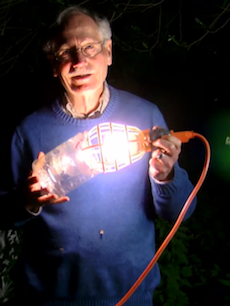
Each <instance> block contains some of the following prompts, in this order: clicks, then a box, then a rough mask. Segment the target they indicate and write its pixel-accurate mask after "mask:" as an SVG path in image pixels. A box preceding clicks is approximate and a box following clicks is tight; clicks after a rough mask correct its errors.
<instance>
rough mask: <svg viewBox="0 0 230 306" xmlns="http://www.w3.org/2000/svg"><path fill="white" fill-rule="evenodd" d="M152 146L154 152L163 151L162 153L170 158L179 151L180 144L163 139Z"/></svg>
mask: <svg viewBox="0 0 230 306" xmlns="http://www.w3.org/2000/svg"><path fill="white" fill-rule="evenodd" d="M153 146H154V147H155V150H156V149H160V150H163V152H164V153H165V154H167V155H169V156H171V155H172V153H173V152H174V151H180V144H177V143H176V144H175V143H174V142H172V141H169V140H166V139H163V138H161V139H158V140H156V141H154V143H153Z"/></svg>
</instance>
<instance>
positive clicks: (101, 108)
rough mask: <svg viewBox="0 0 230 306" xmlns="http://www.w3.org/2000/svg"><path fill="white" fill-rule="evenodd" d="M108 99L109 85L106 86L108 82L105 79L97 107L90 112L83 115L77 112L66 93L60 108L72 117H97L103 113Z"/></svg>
mask: <svg viewBox="0 0 230 306" xmlns="http://www.w3.org/2000/svg"><path fill="white" fill-rule="evenodd" d="M109 99H110V91H109V86H108V83H107V82H106V81H105V82H104V88H103V92H102V95H101V97H100V99H99V105H98V107H97V109H95V110H94V111H92V112H91V113H90V114H88V115H84V114H81V113H80V112H78V110H76V109H75V108H74V107H73V104H72V103H71V102H70V100H69V99H68V97H67V95H66V94H65V99H64V103H62V108H63V110H64V112H65V113H67V114H68V115H69V116H71V117H73V118H78V119H85V118H95V117H99V116H100V115H101V114H102V113H103V111H104V110H105V108H106V106H107V105H108V103H109Z"/></svg>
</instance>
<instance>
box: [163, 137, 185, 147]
mask: <svg viewBox="0 0 230 306" xmlns="http://www.w3.org/2000/svg"><path fill="white" fill-rule="evenodd" d="M162 139H165V140H168V141H169V142H171V143H173V144H174V146H175V147H176V148H177V149H180V148H181V141H180V139H179V138H177V137H175V136H171V135H163V136H162Z"/></svg>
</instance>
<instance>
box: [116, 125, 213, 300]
mask: <svg viewBox="0 0 230 306" xmlns="http://www.w3.org/2000/svg"><path fill="white" fill-rule="evenodd" d="M170 133H171V135H172V136H175V137H177V138H179V139H180V140H181V142H182V143H185V142H188V141H189V140H190V139H192V138H195V137H198V138H200V139H201V140H202V141H203V142H204V144H205V147H206V158H205V163H204V167H203V171H202V173H201V175H200V178H199V180H198V182H197V184H196V186H195V187H194V189H193V191H192V192H191V194H190V196H189V197H188V199H187V201H186V202H185V204H184V206H183V208H182V210H181V212H180V214H179V216H178V218H177V220H176V222H175V224H174V226H173V227H172V229H171V231H170V232H169V234H168V235H167V236H166V238H165V240H164V241H163V243H162V244H161V246H160V247H159V249H158V250H157V252H156V254H155V256H154V257H153V259H152V260H151V261H150V263H149V264H148V266H147V267H146V269H145V270H144V271H143V272H142V274H141V275H140V277H139V278H138V279H137V281H136V282H135V283H134V285H133V286H132V287H131V288H130V289H129V291H128V292H127V293H126V294H125V295H124V297H123V298H122V299H121V300H120V301H119V302H118V303H117V304H116V305H115V306H122V305H123V304H124V303H125V302H126V301H127V300H128V299H129V298H130V297H131V295H132V294H133V293H134V292H135V290H136V289H137V288H138V286H139V285H140V284H141V283H142V281H143V280H144V279H145V277H146V276H147V275H148V274H149V272H150V271H151V269H152V268H153V266H154V265H155V264H156V262H157V260H158V259H159V257H160V256H161V254H162V253H163V251H164V250H165V248H166V247H167V246H168V244H169V242H170V241H171V239H172V238H173V236H174V235H175V233H176V231H177V230H178V228H179V227H180V225H181V223H182V221H183V219H184V216H185V214H186V212H187V210H188V208H189V206H190V205H191V203H192V201H193V199H194V197H195V196H196V194H197V192H198V191H199V189H200V188H201V186H202V184H203V181H204V179H205V177H206V174H207V171H208V167H209V163H210V156H211V150H210V146H209V143H208V141H207V139H206V138H205V137H204V136H202V135H200V134H198V133H194V132H193V131H185V132H174V131H170Z"/></svg>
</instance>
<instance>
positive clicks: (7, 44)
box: [0, 0, 230, 76]
mask: <svg viewBox="0 0 230 306" xmlns="http://www.w3.org/2000/svg"><path fill="white" fill-rule="evenodd" d="M73 4H83V5H88V6H89V7H92V8H95V9H97V10H98V11H99V12H101V13H103V14H105V15H107V16H108V18H109V20H110V22H111V25H112V28H113V32H114V35H113V42H114V48H115V49H116V54H122V52H124V53H125V54H123V55H121V56H123V58H124V61H126V66H127V64H128V63H132V69H133V71H138V72H139V73H140V72H141V71H143V70H144V69H146V67H148V65H149V61H151V60H154V59H158V60H159V59H161V58H164V57H165V56H166V57H168V56H169V55H170V58H173V57H175V59H177V57H179V58H181V56H182V57H183V56H185V55H186V54H187V51H188V50H190V49H191V48H192V47H194V46H197V45H198V44H199V43H201V41H203V40H204V39H206V38H207V36H208V35H212V34H216V33H217V32H219V31H221V30H222V29H223V28H224V27H225V26H226V25H227V24H228V23H229V21H230V16H229V12H230V9H229V8H230V2H229V0H218V1H214V0H213V1H208V3H207V1H206V0H202V1H191V0H190V1H188V0H173V1H172V0H159V1H150V0H142V1H137V0H129V1H126V2H123V3H122V2H118V1H115V0H104V1H103V0H101V1H99V0H85V1H75V0H72V1H71V0H47V1H44V0H41V1H28V0H1V2H0V44H1V51H0V68H1V73H0V75H1V76H5V75H6V74H8V73H9V72H12V71H17V70H20V68H22V67H23V68H24V67H26V71H25V72H26V73H29V72H30V73H31V72H32V71H34V70H36V69H39V64H40V58H39V57H40V56H41V55H40V51H38V50H41V40H42V37H43V34H44V32H46V31H47V29H48V27H49V26H51V25H52V23H53V21H54V20H55V18H56V15H57V14H58V12H59V11H60V10H61V9H62V8H64V7H66V6H67V5H73ZM173 54H174V55H173ZM137 56H138V57H139V60H138V61H136V60H135V59H136V57H137ZM123 58H122V59H123ZM175 59H174V60H175ZM115 60H116V58H115ZM135 62H137V63H138V66H136V65H137V64H136V63H135ZM19 63H21V64H20V65H19ZM123 63H124V62H123ZM116 64H117V68H119V69H121V67H120V66H119V61H117V62H116ZM143 64H144V66H143ZM121 66H122V65H121ZM123 66H124V65H123ZM130 66H131V64H130ZM137 68H138V69H137Z"/></svg>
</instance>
